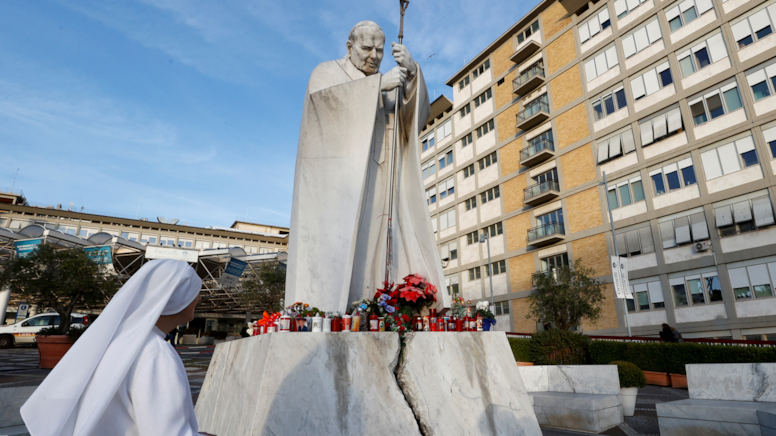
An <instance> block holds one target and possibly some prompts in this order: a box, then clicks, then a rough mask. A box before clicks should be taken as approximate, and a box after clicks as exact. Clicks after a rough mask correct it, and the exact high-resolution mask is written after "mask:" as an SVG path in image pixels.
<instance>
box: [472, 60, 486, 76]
mask: <svg viewBox="0 0 776 436" xmlns="http://www.w3.org/2000/svg"><path fill="white" fill-rule="evenodd" d="M489 69H490V60H487V61H485V62H483V63H482V65H480V66H479V67H477V68H475V69H474V72H473V73H472V76H474V78H475V79H476V78H477V77H480V74H483V73H485V71H487V70H489Z"/></svg>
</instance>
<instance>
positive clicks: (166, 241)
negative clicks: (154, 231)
mask: <svg viewBox="0 0 776 436" xmlns="http://www.w3.org/2000/svg"><path fill="white" fill-rule="evenodd" d="M159 245H168V246H170V247H174V246H175V238H173V237H171V236H162V237H161V239H160V240H159Z"/></svg>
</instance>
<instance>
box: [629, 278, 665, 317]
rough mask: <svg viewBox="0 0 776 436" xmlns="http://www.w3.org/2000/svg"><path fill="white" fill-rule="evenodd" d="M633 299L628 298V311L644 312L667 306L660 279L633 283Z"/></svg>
mask: <svg viewBox="0 0 776 436" xmlns="http://www.w3.org/2000/svg"><path fill="white" fill-rule="evenodd" d="M630 288H631V293H632V294H633V299H632V300H631V299H626V300H625V303H626V304H627V306H628V312H643V311H647V310H654V309H664V308H665V307H666V304H665V299H664V298H663V286H662V285H661V284H660V281H653V282H649V283H639V284H635V285H631V287H630Z"/></svg>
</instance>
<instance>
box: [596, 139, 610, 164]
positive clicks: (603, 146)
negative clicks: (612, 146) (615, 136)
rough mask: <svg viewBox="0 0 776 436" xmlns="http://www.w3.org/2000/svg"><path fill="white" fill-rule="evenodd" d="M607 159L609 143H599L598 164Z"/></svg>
mask: <svg viewBox="0 0 776 436" xmlns="http://www.w3.org/2000/svg"><path fill="white" fill-rule="evenodd" d="M607 159H609V141H601V142H599V143H598V163H599V164H600V163H601V162H604V161H606V160H607Z"/></svg>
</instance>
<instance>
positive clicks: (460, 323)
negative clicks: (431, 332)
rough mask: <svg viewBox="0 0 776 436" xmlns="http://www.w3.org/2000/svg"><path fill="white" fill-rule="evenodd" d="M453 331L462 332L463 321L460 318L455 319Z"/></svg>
mask: <svg viewBox="0 0 776 436" xmlns="http://www.w3.org/2000/svg"><path fill="white" fill-rule="evenodd" d="M455 331H457V332H462V331H463V320H462V319H461V318H456V319H455Z"/></svg>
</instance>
